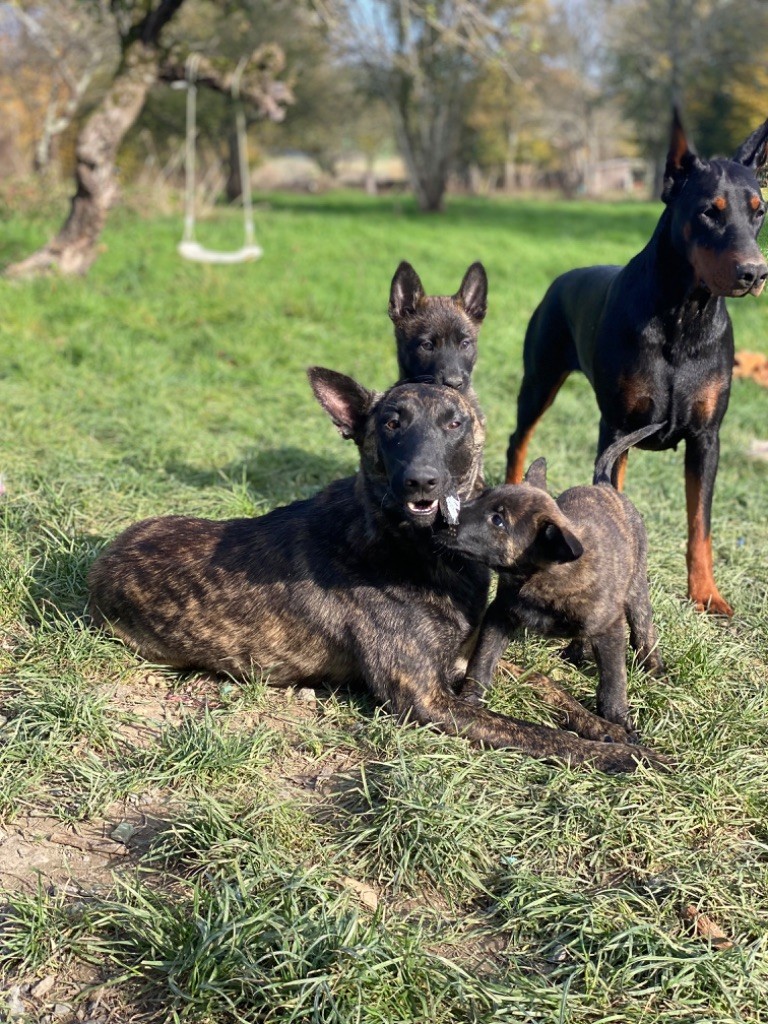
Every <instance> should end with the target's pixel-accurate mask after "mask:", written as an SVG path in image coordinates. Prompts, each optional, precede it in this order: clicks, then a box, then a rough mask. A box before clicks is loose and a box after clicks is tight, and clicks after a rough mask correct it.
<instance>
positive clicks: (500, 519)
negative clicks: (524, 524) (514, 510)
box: [491, 512, 504, 530]
mask: <svg viewBox="0 0 768 1024" xmlns="http://www.w3.org/2000/svg"><path fill="white" fill-rule="evenodd" d="M491 525H492V526H497V527H498V528H499V529H500V530H503V529H504V516H502V515H500V514H499V513H498V512H494V513H493V514H492V515H491Z"/></svg>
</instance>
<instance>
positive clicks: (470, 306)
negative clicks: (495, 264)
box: [454, 263, 488, 323]
mask: <svg viewBox="0 0 768 1024" xmlns="http://www.w3.org/2000/svg"><path fill="white" fill-rule="evenodd" d="M454 299H457V300H458V301H459V302H460V303H461V304H462V306H463V307H464V309H465V310H466V312H467V313H468V314H469V315H470V316H471V317H472V319H473V320H476V321H477V322H478V323H482V322H483V320H485V314H486V313H487V312H488V277H487V275H486V273H485V267H484V266H483V264H482V263H473V264H472V266H471V267H468V268H467V272H466V274H465V275H464V279H463V281H462V282H461V285H460V286H459V290H458V291H457V292H456V294H455V295H454Z"/></svg>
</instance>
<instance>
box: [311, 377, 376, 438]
mask: <svg viewBox="0 0 768 1024" xmlns="http://www.w3.org/2000/svg"><path fill="white" fill-rule="evenodd" d="M307 376H308V377H309V383H310V384H311V385H312V390H313V391H314V393H315V398H316V399H317V400H318V402H319V403H320V405H322V407H323V408H324V409H325V411H326V412H327V413H328V415H329V416H330V417H331V419H332V420H333V422H334V423H335V424H336V426H337V427H338V430H339V433H340V434H341V436H342V437H344V438H349V437H353V438H355V440H358V439H359V438H360V436H361V435H362V431H363V428H364V427H365V421H366V419H367V418H368V413H369V412H370V411H371V408H372V407H373V404H374V402H375V401H376V398H377V395H376V393H375V392H374V391H369V390H368V389H367V388H364V387H363V386H362V384H358V383H357V381H356V380H353V379H352V378H351V377H346V376H345V375H344V374H343V373H336V371H335V370H326V369H324V368H323V367H322V366H311V367H310V368H309V369H308V370H307Z"/></svg>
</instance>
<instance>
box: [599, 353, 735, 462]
mask: <svg viewBox="0 0 768 1024" xmlns="http://www.w3.org/2000/svg"><path fill="white" fill-rule="evenodd" d="M665 340H666V339H663V338H662V339H660V344H658V345H654V346H642V345H641V344H635V345H632V346H630V345H625V346H617V347H614V349H613V351H612V352H611V353H610V355H609V354H607V353H606V357H605V358H604V359H603V360H600V361H599V362H598V363H597V364H596V366H595V392H596V395H597V400H598V405H599V406H600V411H601V413H602V415H603V417H604V419H605V420H606V421H607V423H608V424H609V425H610V426H612V427H615V428H616V429H619V430H621V431H631V430H636V429H637V428H638V427H641V426H645V425H646V424H647V423H666V424H667V429H666V430H665V431H663V432H662V434H661V435H660V437H659V439H658V440H659V441H660V442H661V446H662V447H667V446H668V445H670V444H675V443H677V441H678V440H681V439H683V438H685V437H687V436H690V435H692V434H698V433H700V432H701V431H706V430H709V429H713V428H716V427H717V426H718V424H719V423H720V421H721V420H722V418H723V416H724V415H725V410H726V408H727V405H728V395H729V391H730V379H731V364H732V362H733V354H732V341H730V338H728V337H724V338H723V339H722V341H723V343H722V344H720V345H716V346H708V347H706V348H703V349H700V350H698V351H697V350H696V349H695V348H693V347H692V348H691V349H690V351H687V350H686V349H685V348H684V347H683V344H680V343H678V344H677V345H675V344H665ZM729 342H730V344H729ZM617 348H618V351H617ZM622 349H623V351H622ZM650 446H651V447H658V443H655V444H654V443H651V444H650Z"/></svg>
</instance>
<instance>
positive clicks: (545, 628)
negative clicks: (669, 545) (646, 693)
mask: <svg viewBox="0 0 768 1024" xmlns="http://www.w3.org/2000/svg"><path fill="white" fill-rule="evenodd" d="M660 429H661V425H660V424H651V425H649V426H646V427H643V428H641V429H640V430H636V431H635V432H634V433H632V434H627V435H626V436H625V437H623V438H621V439H620V440H619V441H617V442H616V443H615V444H613V445H611V447H610V448H608V449H606V451H605V452H604V453H603V455H602V456H601V457H600V459H599V460H598V462H597V465H596V466H595V476H594V485H593V486H592V487H572V488H570V490H567V491H564V492H563V494H561V495H560V497H559V498H558V499H557V501H555V500H554V499H553V498H552V497H550V495H549V494H548V493H547V490H546V487H547V479H546V472H547V466H546V462H545V460H544V459H537V460H536V462H534V463H533V464H532V465H531V467H530V468H529V470H528V472H527V474H526V477H525V482H524V483H522V484H512V485H507V486H504V487H496V488H492V489H491V490H489V491H486V492H485V494H483V495H482V496H481V497H479V498H477V499H476V500H475V501H472V502H469V503H468V504H467V505H465V506H464V507H463V508H462V511H461V522H460V524H459V527H458V529H457V530H454V531H446V532H445V533H444V534H441V535H440V543H441V544H443V545H444V546H445V547H447V548H448V549H449V550H451V551H457V552H460V553H461V554H463V555H466V556H468V557H470V558H475V559H477V560H478V561H479V562H481V563H482V564H483V565H487V566H490V567H491V568H492V569H495V570H497V571H498V573H499V586H498V591H497V594H496V597H495V599H494V600H493V602H492V603H491V605H490V607H489V608H488V611H487V613H486V615H485V619H484V620H483V626H482V630H481V633H480V639H479V641H478V644H477V647H476V649H475V652H474V655H473V657H472V660H471V662H470V665H469V668H468V669H467V683H466V685H465V686H464V688H463V690H462V696H464V697H466V698H467V699H468V700H471V699H474V700H477V699H478V698H479V696H480V695H481V694H482V692H483V691H484V690H485V689H487V687H489V686H490V684H491V679H492V677H493V671H494V669H495V667H496V664H497V662H498V660H499V658H500V657H501V655H502V654H503V653H504V650H505V648H506V646H507V644H508V642H509V640H510V638H511V636H512V634H513V633H514V632H515V631H516V630H517V629H522V628H527V629H531V630H533V631H534V632H536V633H541V634H543V635H545V636H561V637H572V638H574V639H575V640H576V642H577V643H578V644H581V645H584V646H586V647H590V648H591V650H592V652H593V654H594V657H595V660H596V662H597V668H598V675H599V683H598V689H597V710H598V714H599V715H601V716H602V717H603V718H605V719H607V720H608V721H609V722H615V723H617V724H618V725H621V726H623V727H624V728H625V729H627V731H628V732H631V731H632V730H633V728H634V727H633V725H632V722H631V720H630V716H629V706H628V702H627V665H626V653H627V641H626V625H627V623H629V638H630V643H631V645H632V647H633V648H634V650H635V651H636V652H637V657H638V660H639V661H640V662H641V663H642V664H643V666H644V667H645V669H646V671H649V672H653V673H656V674H661V673H663V672H664V664H663V662H662V660H661V656H660V655H659V652H658V649H657V643H658V641H657V637H656V630H655V627H654V625H653V613H652V611H651V601H650V597H649V594H648V579H647V571H648V570H647V564H646V555H647V549H648V539H647V536H646V532H645V526H644V524H643V520H642V518H641V516H640V513H639V512H638V511H637V509H636V508H635V506H634V505H633V504H632V502H631V501H629V499H628V498H626V497H625V496H624V495H623V494H620V493H619V492H618V491H617V490H615V489H614V488H613V486H612V485H611V482H610V481H611V473H612V472H613V469H614V465H615V463H616V461H617V460H618V459H619V458H620V457H621V456H622V455H623V454H624V453H625V452H626V451H627V449H628V448H631V447H632V446H633V445H634V444H637V442H638V441H641V440H643V438H645V437H647V436H649V435H650V434H652V433H655V432H656V431H658V430H660Z"/></svg>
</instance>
